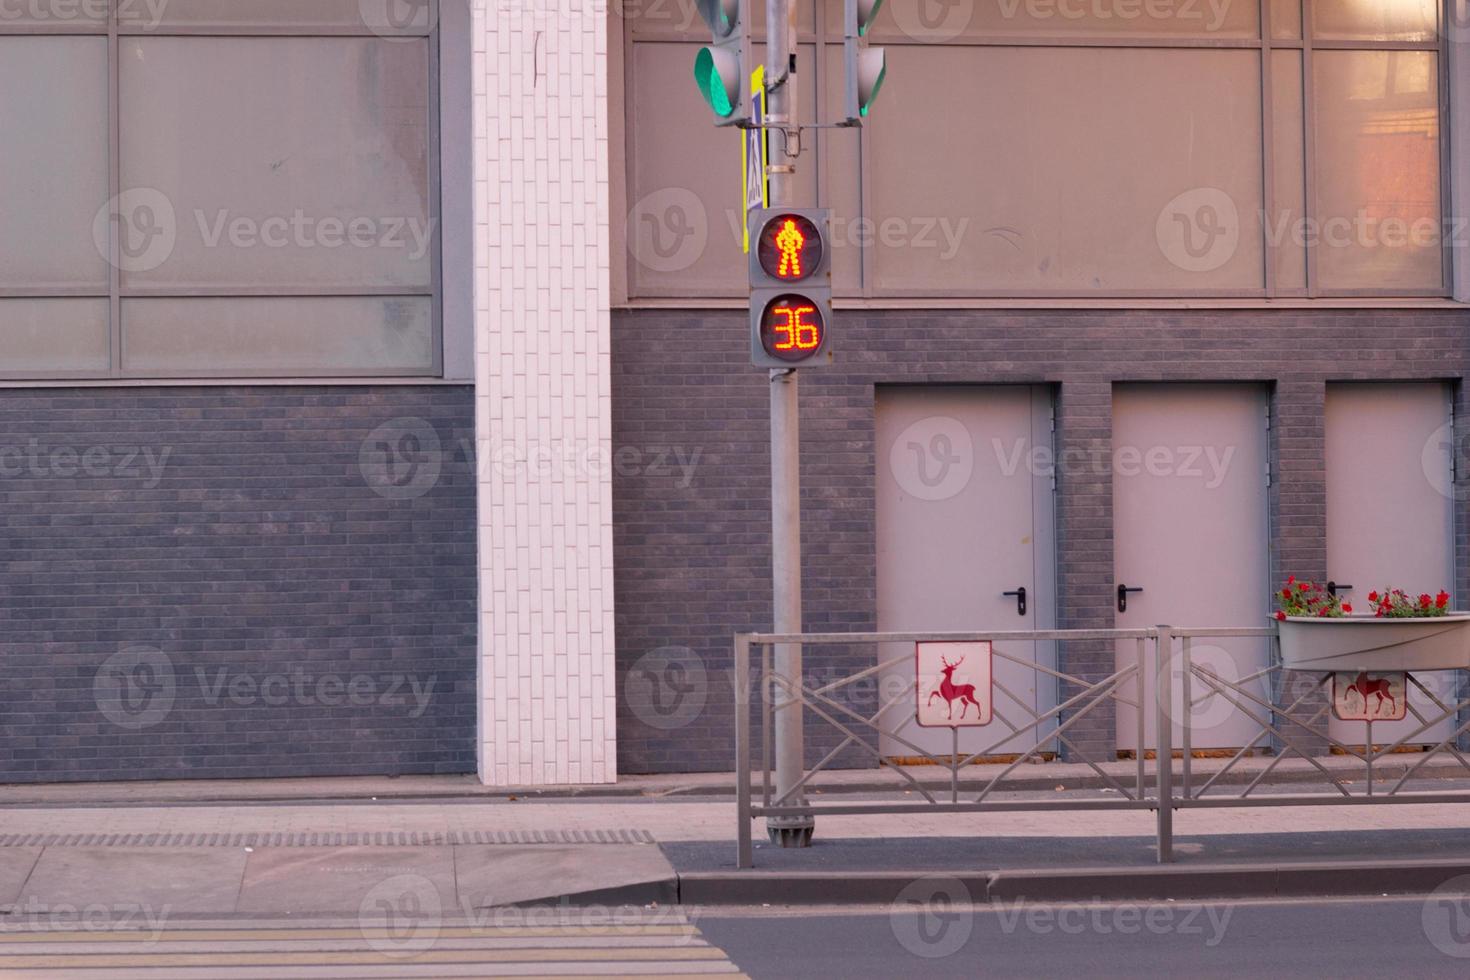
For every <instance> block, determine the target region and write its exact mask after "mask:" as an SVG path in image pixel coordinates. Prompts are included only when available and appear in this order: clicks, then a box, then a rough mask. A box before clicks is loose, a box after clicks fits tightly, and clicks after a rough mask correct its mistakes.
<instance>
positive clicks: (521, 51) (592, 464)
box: [473, 0, 617, 786]
mask: <svg viewBox="0 0 1470 980" xmlns="http://www.w3.org/2000/svg"><path fill="white" fill-rule="evenodd" d="M576 9H577V8H575V7H573V8H568V7H567V6H566V5H565V4H560V5H558V4H557V3H556V2H555V0H517V2H514V3H497V2H490V0H475V2H474V27H473V30H474V85H475V92H474V126H475V266H476V270H475V273H476V283H475V343H476V357H475V361H476V368H475V384H476V417H475V428H476V436H477V443H478V446H477V454H478V464H477V465H478V467H479V471H480V476H479V541H480V558H479V561H480V665H479V668H480V669H479V690H480V694H479V705H480V722H479V758H480V778H481V780H482V781H484V782H486V783H489V784H492V785H506V786H510V785H531V784H546V783H597V782H611V781H613V780H614V779H615V778H616V776H617V772H616V761H617V760H616V753H615V744H616V742H615V738H616V731H615V717H616V716H615V712H614V660H613V577H612V574H613V568H612V481H611V475H612V474H611V465H610V464H611V460H612V451H611V450H612V433H611V418H610V403H611V396H610V379H609V370H610V369H609V359H608V334H609V314H608V304H609V280H608V262H609V248H610V246H609V242H608V139H607V24H606V18H605V17H603V16H597V15H596V14H595V13H593V10H594V8H592V7H589V8H588V12H587V13H586V14H578V13H575V12H571V11H575V10H576Z"/></svg>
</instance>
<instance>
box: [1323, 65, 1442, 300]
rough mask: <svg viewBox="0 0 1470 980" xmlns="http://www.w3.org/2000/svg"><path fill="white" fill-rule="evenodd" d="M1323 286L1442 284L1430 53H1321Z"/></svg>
mask: <svg viewBox="0 0 1470 980" xmlns="http://www.w3.org/2000/svg"><path fill="white" fill-rule="evenodd" d="M1313 74H1314V76H1315V80H1316V92H1315V97H1316V100H1317V121H1316V150H1317V194H1316V197H1317V201H1316V205H1317V206H1316V211H1315V213H1314V214H1313V226H1314V227H1313V228H1312V229H1311V230H1312V231H1313V233H1314V234H1313V241H1314V244H1313V243H1309V246H1310V247H1315V250H1316V261H1317V265H1316V268H1317V274H1318V282H1319V284H1320V285H1321V286H1322V287H1324V288H1327V289H1376V290H1393V289H1437V288H1439V287H1441V286H1442V285H1443V282H1444V273H1443V255H1442V237H1443V236H1442V230H1443V223H1442V221H1441V205H1440V189H1439V188H1440V177H1439V160H1440V155H1439V154H1440V142H1439V112H1438V104H1439V95H1438V92H1439V81H1438V76H1437V69H1436V57H1435V55H1434V53H1433V52H1430V51H1318V52H1316V53H1315V55H1314V58H1313Z"/></svg>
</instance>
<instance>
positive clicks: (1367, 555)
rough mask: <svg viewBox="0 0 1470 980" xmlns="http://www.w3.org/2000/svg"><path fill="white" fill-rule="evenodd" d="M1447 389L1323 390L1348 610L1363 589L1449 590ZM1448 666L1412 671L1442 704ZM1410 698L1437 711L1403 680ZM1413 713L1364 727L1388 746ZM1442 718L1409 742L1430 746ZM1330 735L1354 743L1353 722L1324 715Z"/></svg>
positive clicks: (1332, 544)
mask: <svg viewBox="0 0 1470 980" xmlns="http://www.w3.org/2000/svg"><path fill="white" fill-rule="evenodd" d="M1450 412H1451V408H1450V389H1449V386H1448V385H1446V384H1441V383H1428V384H1331V385H1328V386H1327V411H1326V423H1325V424H1326V464H1327V575H1328V577H1329V579H1330V580H1331V581H1332V582H1334V583H1338V584H1339V585H1340V586H1341V587H1344V588H1345V587H1347V586H1351V588H1350V589H1347V591H1345V592H1342V593H1341V594H1342V595H1343V597H1344V599H1345V601H1347V602H1348V603H1350V604H1352V605H1353V607H1354V610H1353V611H1354V612H1355V613H1371V612H1372V608H1371V604H1370V603H1369V602H1368V593H1369V592H1372V591H1374V590H1381V589H1383V588H1399V589H1403V590H1404V591H1405V592H1407V593H1409V594H1410V595H1413V596H1418V595H1420V594H1421V593H1425V592H1427V593H1429V594H1430V595H1435V594H1437V593H1438V592H1439V591H1440V590H1441V589H1443V590H1445V591H1446V592H1450V593H1453V592H1454V581H1455V578H1454V567H1455V559H1454V540H1455V515H1454V503H1453V499H1452V495H1453V489H1452V485H1451V480H1452V475H1451V457H1450V446H1451V430H1450V428H1449V426H1450ZM1455 677H1456V675H1455V672H1453V671H1434V672H1430V673H1426V674H1423V675H1421V676H1419V681H1420V683H1422V684H1424V686H1425V687H1427V688H1429V690H1430V691H1431V692H1433V693H1434V694H1435V695H1436V696H1437V697H1439V698H1440V700H1442V701H1445V700H1446V699H1447V698H1449V697H1450V696H1451V694H1452V693H1453V691H1452V690H1451V688H1450V685H1451V684H1453V682H1454V680H1455ZM1408 700H1409V704H1410V705H1411V706H1413V707H1415V708H1417V709H1418V710H1419V711H1420V712H1421V713H1423V714H1424V716H1425V717H1426V718H1433V717H1434V716H1435V715H1437V714H1439V712H1438V710H1431V709H1433V703H1432V702H1430V701H1429V700H1428V699H1427V698H1425V697H1424V696H1423V695H1422V694H1420V693H1419V692H1418V691H1417V690H1415V689H1414V685H1412V684H1410V685H1409V699H1408ZM1447 703H1448V702H1447ZM1421 725H1422V723H1421V722H1419V721H1418V720H1416V719H1415V718H1414V716H1413V714H1412V713H1410V714H1409V715H1408V717H1406V718H1405V719H1404V720H1403V721H1401V722H1378V723H1375V724H1374V725H1373V741H1374V742H1375V743H1382V744H1392V743H1393V742H1396V741H1397V740H1398V739H1399V738H1401V737H1403V736H1405V735H1409V734H1411V733H1413V732H1414V731H1415V730H1416V729H1418V728H1420V727H1421ZM1452 731H1453V720H1452V719H1446V720H1445V721H1444V722H1442V723H1440V724H1438V725H1436V726H1434V728H1432V729H1430V730H1428V731H1426V732H1422V733H1420V734H1418V735H1416V736H1414V738H1413V739H1412V744H1422V743H1437V742H1439V741H1440V740H1442V739H1444V738H1448V737H1449V735H1450V733H1451V732H1452ZM1331 733H1332V736H1333V737H1334V738H1337V739H1340V740H1342V741H1344V742H1348V743H1351V744H1356V745H1361V744H1363V742H1364V737H1365V735H1366V731H1365V728H1364V725H1363V723H1362V722H1339V721H1337V720H1336V719H1335V718H1334V719H1333V720H1332V728H1331Z"/></svg>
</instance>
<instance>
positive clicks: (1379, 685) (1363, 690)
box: [1347, 670, 1399, 714]
mask: <svg viewBox="0 0 1470 980" xmlns="http://www.w3.org/2000/svg"><path fill="white" fill-rule="evenodd" d="M1355 692H1356V693H1357V695H1358V697H1360V698H1362V699H1363V710H1364V711H1365V712H1369V713H1370V714H1372V713H1377V711H1378V709H1380V708H1382V707H1383V702H1384V701H1385V700H1386V701H1388V702H1389V703H1390V704H1392V705H1393V711H1394V714H1398V710H1399V705H1398V702H1397V701H1395V700H1394V697H1393V692H1392V691H1391V690H1390V689H1389V686H1388V679H1387V678H1383V677H1380V678H1378V679H1376V680H1369V679H1368V672H1367V671H1366V670H1364V671H1359V672H1358V679H1357V680H1355V681H1353V682H1352V683H1351V684H1349V685H1348V689H1347V693H1348V694H1353V693H1355ZM1375 694H1376V695H1378V703H1377V704H1375V705H1374V706H1373V708H1372V709H1369V707H1368V699H1369V698H1370V697H1372V696H1373V695H1375Z"/></svg>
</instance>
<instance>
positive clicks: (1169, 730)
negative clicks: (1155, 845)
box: [1138, 626, 1189, 864]
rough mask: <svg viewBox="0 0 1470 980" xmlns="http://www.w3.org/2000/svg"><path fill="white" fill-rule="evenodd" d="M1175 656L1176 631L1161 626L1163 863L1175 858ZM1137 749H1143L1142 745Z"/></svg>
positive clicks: (1158, 750)
mask: <svg viewBox="0 0 1470 980" xmlns="http://www.w3.org/2000/svg"><path fill="white" fill-rule="evenodd" d="M1173 659H1174V631H1173V630H1172V629H1171V628H1170V627H1168V626H1160V627H1158V636H1157V637H1156V638H1155V639H1154V745H1155V749H1154V761H1155V763H1156V765H1155V766H1154V771H1155V772H1157V773H1158V786H1157V791H1158V795H1159V863H1160V864H1164V863H1166V862H1169V861H1173V860H1174V744H1173V743H1174V719H1173V714H1174V713H1173V712H1172V711H1170V710H1169V709H1170V701H1172V700H1173V696H1174V679H1173V678H1172V677H1171V676H1170V674H1169V672H1170V668H1171V667H1172V666H1173V664H1172V660H1173ZM1142 707H1143V706H1142V705H1139V708H1140V709H1141V708H1142ZM1188 723H1189V722H1188V720H1186V721H1185V724H1188ZM1138 751H1140V752H1142V751H1143V746H1139V748H1138Z"/></svg>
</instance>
